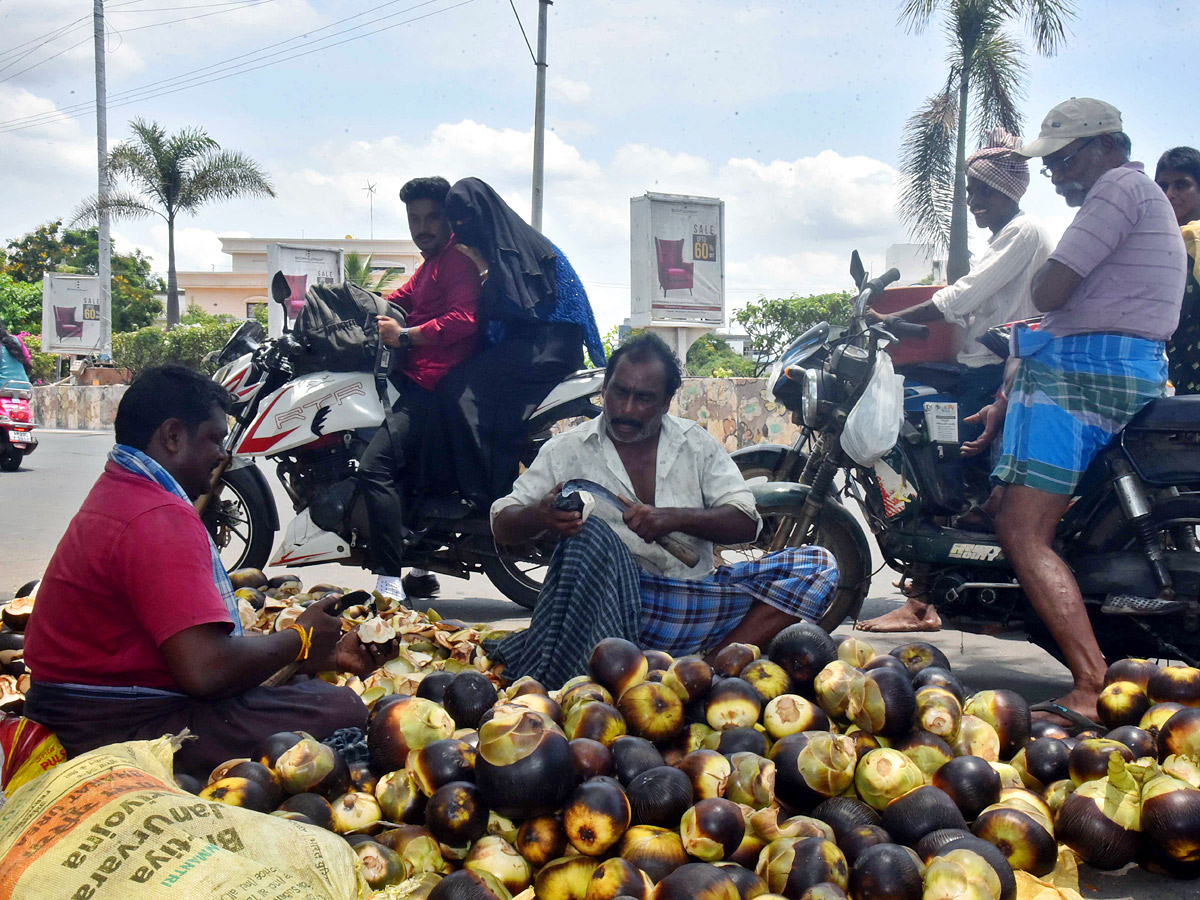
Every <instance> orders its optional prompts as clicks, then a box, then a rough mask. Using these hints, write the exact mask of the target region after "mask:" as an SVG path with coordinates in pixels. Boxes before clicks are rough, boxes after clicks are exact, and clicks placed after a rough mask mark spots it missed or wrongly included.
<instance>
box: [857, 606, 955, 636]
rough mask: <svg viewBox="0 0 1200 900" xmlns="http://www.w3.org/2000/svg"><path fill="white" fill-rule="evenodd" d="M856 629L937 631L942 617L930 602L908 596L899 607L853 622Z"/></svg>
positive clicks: (887, 631) (901, 631)
mask: <svg viewBox="0 0 1200 900" xmlns="http://www.w3.org/2000/svg"><path fill="white" fill-rule="evenodd" d="M854 627H855V629H856V630H858V631H873V632H876V633H879V634H901V633H903V632H908V631H939V630H941V627H942V617H941V616H939V615H938V614H937V610H936V609H934V608H933V606H932V605H931V604H928V603H922V602H921V601H920V600H914V599H913V598H911V597H909V598H908V599H907V600H905V601H904V605H903V606H901V607H900V608H899V609H893V610H892V611H891V612H889V613H884V614H883V615H882V616H876V617H875V618H874V619H865V620H863V621H862V622H858V623H856V624H855V626H854Z"/></svg>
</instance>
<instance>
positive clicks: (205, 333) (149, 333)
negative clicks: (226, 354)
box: [113, 322, 241, 375]
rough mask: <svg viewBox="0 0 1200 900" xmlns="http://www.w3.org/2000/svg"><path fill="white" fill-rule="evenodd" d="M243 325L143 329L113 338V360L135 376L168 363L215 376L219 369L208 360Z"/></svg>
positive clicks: (210, 323) (230, 323) (218, 323)
mask: <svg viewBox="0 0 1200 900" xmlns="http://www.w3.org/2000/svg"><path fill="white" fill-rule="evenodd" d="M239 324H241V323H240V322H206V323H205V324H203V325H179V326H176V327H175V328H173V329H171V330H170V331H161V330H159V329H158V328H142V329H139V330H138V331H130V332H125V333H124V334H114V335H113V361H114V362H115V363H116V364H117V365H118V366H123V367H124V368H126V369H129V370H130V371H131V372H132V373H133V374H134V375H137V374H138V373H140V372H143V371H145V370H146V369H149V368H151V367H152V366H161V365H163V364H164V363H179V364H180V365H184V366H188V367H189V368H192V369H196V370H197V371H200V372H206V373H208V374H210V375H211V374H212V373H213V372H214V371H216V366H214V365H212V364H210V363H205V361H204V357H205V356H206V355H207V354H209V353H211V352H212V351H213V350H220V349H221V348H222V347H224V346H225V342H226V341H228V340H229V336H230V335H231V334H232V333H233V331H234V329H235V328H237V327H238V325H239Z"/></svg>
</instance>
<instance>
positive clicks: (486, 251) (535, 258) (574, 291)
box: [436, 178, 604, 509]
mask: <svg viewBox="0 0 1200 900" xmlns="http://www.w3.org/2000/svg"><path fill="white" fill-rule="evenodd" d="M446 214H447V216H448V217H449V219H450V223H451V227H452V228H453V229H454V236H455V240H456V241H457V242H458V243H459V244H460V245H463V246H464V247H466V248H469V251H470V252H468V255H469V256H471V258H472V259H473V260H475V263H476V265H477V266H478V267H479V271H480V275H481V276H482V277H483V287H482V289H481V292H480V298H479V306H480V314H481V317H482V319H483V321H482V323H481V327H480V345H481V351H480V352H479V353H478V354H477V355H476V356H474V357H473V358H471V359H470V360H468V361H467V362H465V363H463V364H462V365H461V366H459V367H457V368H456V369H455V370H453V371H452V372H450V374H448V375H447V376H446V377H445V378H444V379H443V380H442V381H441V383H440V384H439V385H438V387H437V391H436V393H437V395H438V403H439V407H440V409H441V411H442V413H443V416H442V418H443V422H444V423H445V425H446V429H447V434H446V439H447V444H448V446H447V447H446V450H447V452H448V453H449V454H450V456H451V457H452V458H453V460H454V469H455V473H456V477H457V481H458V488H459V490H460V492H462V494H463V496H465V497H466V498H468V499H469V500H471V501H472V502H473V503H475V504H476V506H478V507H480V508H481V509H487V508H488V506H490V504H491V502H492V500H494V499H495V498H496V497H500V496H503V495H504V494H506V493H508V491H509V489H510V488H511V487H512V483H513V481H514V480H515V479H516V476H517V469H518V464H519V463H520V461H521V458H520V455H521V454H520V451H521V447H522V445H523V443H524V432H525V428H524V425H523V420H524V419H525V417H526V416H528V415H529V414H530V413H532V412H533V410H534V409H536V408H537V406H538V404H539V403H541V401H542V400H543V399H545V397H546V395H547V394H548V393H550V391H551V390H552V389H553V388H554V386H555V385H557V384H558V383H559V382H560V381H562V380H563V379H564V378H565V377H566V376H567V375H570V374H571V373H572V372H574V371H576V370H578V369H581V368H583V362H584V361H583V349H584V346H585V345H586V346H587V350H588V356H589V357H590V358H591V361H592V364H593V365H596V366H603V365H604V345H603V343H602V342H601V340H600V333H599V330H598V329H597V327H596V320H595V317H594V316H593V314H592V308H591V305H590V304H589V303H588V299H587V292H586V291H585V290H584V289H583V284H582V283H581V282H580V280H579V276H578V275H577V274H576V273H575V270H574V269H573V268H572V267H571V264H570V263H569V262H568V261H567V258H566V256H565V255H564V254H563V253H562V251H560V250H559V249H558V248H557V247H555V246H554V244H552V243H551V242H550V241H549V240H548V239H547V238H545V237H544V236H543V235H542V234H540V233H539V232H538V231H537V230H535V229H534V228H532V227H531V226H530V225H528V224H527V223H526V222H525V221H524V220H523V219H522V218H521V217H520V216H518V215H517V214H516V213H515V212H513V210H512V208H511V207H509V205H508V204H507V203H505V202H504V200H503V199H502V198H501V197H500V195H499V194H497V193H496V192H495V191H494V190H493V189H492V188H491V186H490V185H488V184H486V183H485V182H483V181H481V180H480V179H478V178H464V179H462V180H461V181H459V182H457V183H456V184H455V185H454V186H453V187H451V188H450V193H449V194H448V195H447V196H446Z"/></svg>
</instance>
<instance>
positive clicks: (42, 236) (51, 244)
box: [4, 219, 64, 285]
mask: <svg viewBox="0 0 1200 900" xmlns="http://www.w3.org/2000/svg"><path fill="white" fill-rule="evenodd" d="M61 227H62V219H58V220H56V221H54V222H47V223H46V224H45V225H39V226H38V227H37V228H35V229H34V230H33V231H31V232H29V234H27V235H24V236H23V237H19V238H13V239H12V240H10V241H9V242H8V249H7V251H6V252H5V254H4V271H5V272H6V273H7V274H8V275H11V276H12V278H13V280H14V281H23V282H26V283H27V284H39V285H40V284H41V283H42V275H43V274H44V273H45V272H46V270H47V269H53V268H55V267H56V264H57V263H58V262H59V261H60V260H62V258H63V256H64V246H63V239H62V236H61V235H59V233H58V230H59V228H61Z"/></svg>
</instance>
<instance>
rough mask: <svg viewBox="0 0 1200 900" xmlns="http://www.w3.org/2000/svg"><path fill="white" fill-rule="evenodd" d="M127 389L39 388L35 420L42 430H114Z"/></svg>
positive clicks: (118, 386) (35, 395) (33, 405)
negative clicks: (118, 411)
mask: <svg viewBox="0 0 1200 900" xmlns="http://www.w3.org/2000/svg"><path fill="white" fill-rule="evenodd" d="M125 387H126V386H125V385H123V384H109V385H100V386H97V385H91V384H87V385H82V384H39V385H37V386H36V387H34V389H33V400H32V401H31V402H30V406H31V408H32V409H33V420H34V421H35V422H37V423H38V425H40V426H41V427H42V428H71V429H78V430H80V431H102V430H105V429H111V428H112V427H113V420H114V419H115V418H116V416H117V404H118V403H120V402H121V395H122V394H124V393H125Z"/></svg>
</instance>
